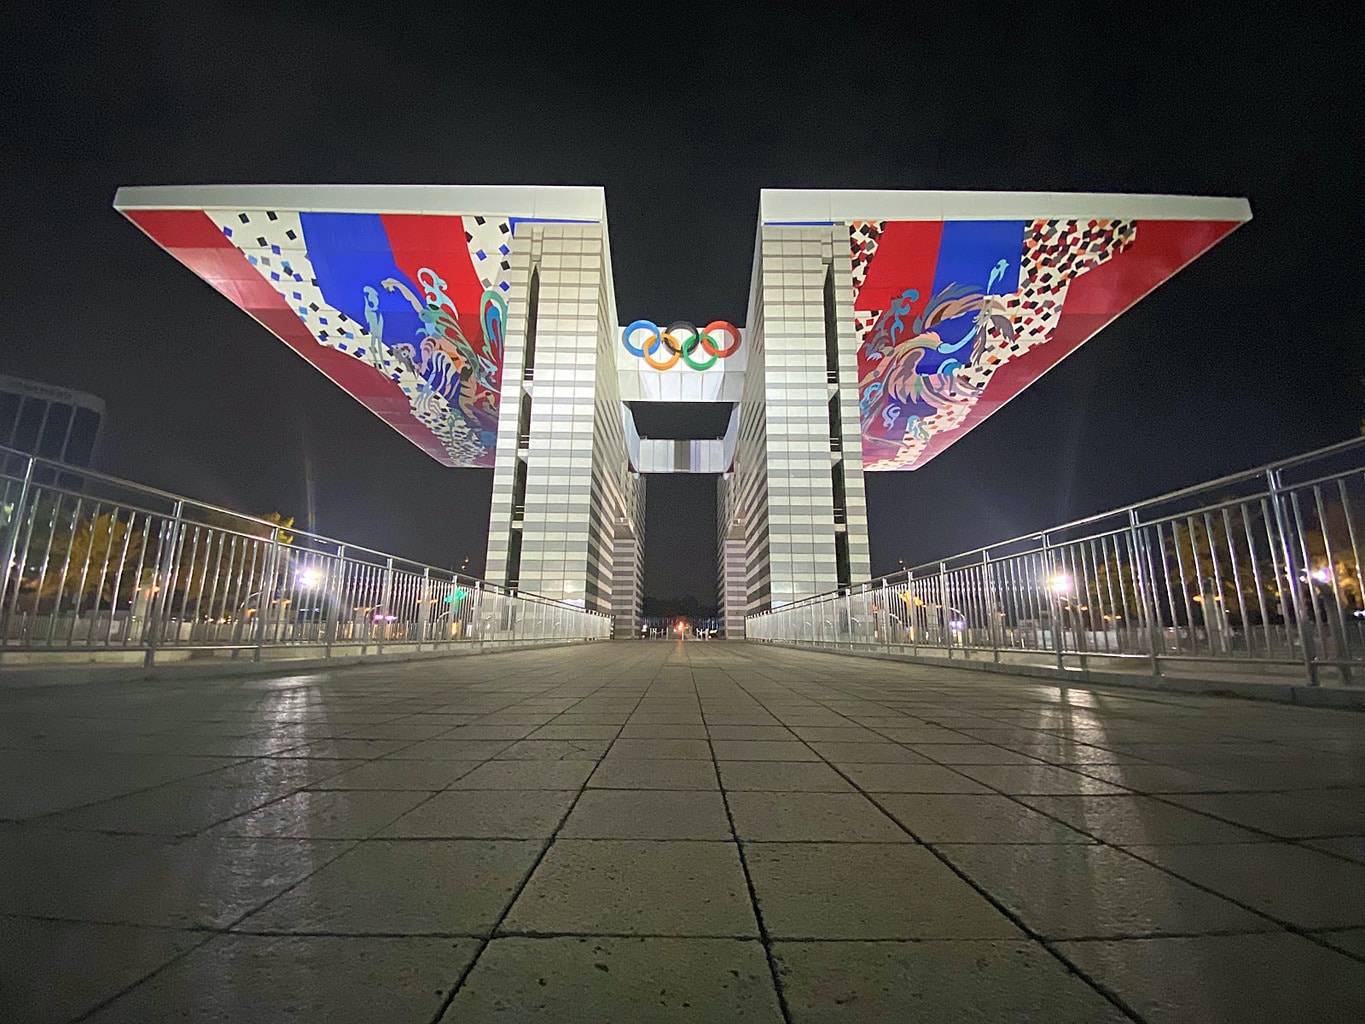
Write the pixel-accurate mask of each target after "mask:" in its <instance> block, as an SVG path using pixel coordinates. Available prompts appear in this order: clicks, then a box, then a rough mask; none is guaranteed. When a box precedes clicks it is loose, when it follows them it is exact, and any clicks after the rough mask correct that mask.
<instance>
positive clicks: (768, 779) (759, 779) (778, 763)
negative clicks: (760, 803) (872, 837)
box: [717, 760, 853, 793]
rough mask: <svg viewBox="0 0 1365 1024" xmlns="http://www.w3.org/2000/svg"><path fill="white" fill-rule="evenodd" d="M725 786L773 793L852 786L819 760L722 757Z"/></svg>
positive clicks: (826, 790)
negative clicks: (729, 758) (733, 758)
mask: <svg viewBox="0 0 1365 1024" xmlns="http://www.w3.org/2000/svg"><path fill="white" fill-rule="evenodd" d="M717 765H718V767H719V770H721V782H722V785H723V788H725V789H728V791H747V792H770V793H797V792H805V793H848V792H852V791H853V786H852V785H850V784H849V782H848V781H846V780H845V778H844V777H842V776H839V773H838V771H835V770H834V769H831V767H830V766H829V765H824V763H823V762H819V760H719V762H717Z"/></svg>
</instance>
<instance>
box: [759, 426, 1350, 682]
mask: <svg viewBox="0 0 1365 1024" xmlns="http://www.w3.org/2000/svg"><path fill="white" fill-rule="evenodd" d="M1362 508H1365V438H1357V439H1353V440H1350V441H1346V442H1344V443H1342V444H1338V445H1333V446H1331V447H1329V448H1323V449H1320V450H1318V451H1314V452H1309V453H1307V454H1305V455H1301V456H1298V457H1295V458H1291V459H1285V460H1283V461H1280V462H1276V463H1273V464H1271V465H1268V466H1263V467H1260V468H1259V469H1254V470H1249V471H1247V472H1244V473H1237V474H1233V475H1232V476H1227V477H1223V478H1221V479H1218V480H1213V481H1210V482H1208V483H1204V484H1199V485H1197V486H1194V487H1188V488H1185V489H1183V490H1180V491H1176V492H1174V493H1172V494H1166V495H1163V496H1161V497H1159V498H1154V499H1152V500H1150V501H1144V502H1141V503H1139V504H1135V505H1129V506H1126V507H1124V508H1120V509H1115V510H1114V511H1112V512H1106V513H1102V514H1100V515H1096V516H1090V517H1087V518H1085V519H1081V520H1077V521H1075V522H1072V523H1067V524H1065V525H1062V526H1058V527H1054V528H1052V529H1049V530H1045V531H1042V532H1039V533H1033V534H1029V535H1027V536H1025V537H1017V538H1014V539H1013V540H1009V541H1004V542H1001V543H999V544H992V545H990V546H988V547H983V548H977V549H975V550H973V551H968V552H966V553H964V554H959V555H955V556H953V557H951V558H947V559H943V560H941V561H938V562H933V563H929V564H926V565H921V566H916V567H915V568H912V569H907V570H903V571H901V572H898V573H895V574H894V575H891V576H886V577H883V578H881V579H878V580H873V581H871V582H868V583H864V584H860V585H857V586H854V587H851V588H846V589H844V590H843V591H842V592H840V593H834V594H824V595H820V596H816V597H810V598H806V599H804V600H800V601H796V602H793V603H792V604H788V605H785V606H782V607H780V608H777V609H774V610H772V611H770V612H765V613H763V614H760V615H755V616H750V617H749V618H748V619H747V620H746V633H747V636H748V637H749V638H750V639H756V640H766V641H773V642H784V643H794V644H800V645H806V646H814V647H824V648H830V649H845V650H872V651H885V652H887V653H896V654H909V655H911V656H914V657H931V658H943V657H947V658H965V659H977V660H982V659H986V660H992V661H995V662H1006V663H1021V664H1029V663H1031V664H1046V665H1050V666H1053V667H1055V668H1057V669H1063V668H1077V667H1079V668H1082V669H1086V668H1091V667H1095V668H1100V667H1104V668H1111V669H1124V670H1128V671H1137V672H1147V673H1150V674H1153V675H1162V674H1166V673H1186V674H1189V673H1200V674H1208V673H1209V672H1210V670H1216V666H1218V665H1226V666H1228V669H1229V670H1230V671H1232V670H1235V671H1244V670H1246V669H1247V668H1249V667H1252V666H1257V667H1258V669H1257V670H1258V671H1261V672H1273V673H1277V674H1280V675H1288V676H1291V677H1298V678H1303V677H1306V678H1307V680H1308V681H1309V683H1310V684H1311V685H1317V684H1318V682H1319V681H1320V680H1322V679H1324V678H1326V679H1328V680H1329V681H1333V682H1335V681H1341V682H1345V683H1350V682H1352V681H1359V678H1360V672H1359V667H1360V666H1361V665H1362V662H1365V600H1362V591H1361V578H1360V551H1361V542H1362V540H1365V523H1362V520H1361V510H1362ZM1353 671H1354V673H1355V675H1354V676H1353Z"/></svg>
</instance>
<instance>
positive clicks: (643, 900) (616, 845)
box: [502, 839, 758, 938]
mask: <svg viewBox="0 0 1365 1024" xmlns="http://www.w3.org/2000/svg"><path fill="white" fill-rule="evenodd" d="M502 931H503V932H539V933H559V934H588V935H592V934H600V933H608V934H639V935H696V936H733V937H743V938H752V937H754V936H757V935H758V925H757V922H756V921H755V919H754V912H753V906H752V904H751V903H750V901H749V892H748V886H747V884H746V883H745V880H744V872H743V869H742V868H741V867H740V862H739V851H738V849H737V848H736V846H735V844H734V843H697V842H645V841H636V840H593V839H561V840H558V841H557V842H556V843H554V845H552V846H551V847H550V849H549V851H548V852H547V853H546V854H545V859H544V860H543V861H541V863H540V865H539V866H538V867H537V868H536V870H535V873H534V874H533V875H532V876H531V880H530V882H528V883H527V885H526V888H525V889H524V890H522V893H521V895H520V896H518V897H517V901H516V903H514V904H513V905H512V909H511V911H510V912H509V913H508V915H507V919H506V920H505V921H504V922H503V925H502Z"/></svg>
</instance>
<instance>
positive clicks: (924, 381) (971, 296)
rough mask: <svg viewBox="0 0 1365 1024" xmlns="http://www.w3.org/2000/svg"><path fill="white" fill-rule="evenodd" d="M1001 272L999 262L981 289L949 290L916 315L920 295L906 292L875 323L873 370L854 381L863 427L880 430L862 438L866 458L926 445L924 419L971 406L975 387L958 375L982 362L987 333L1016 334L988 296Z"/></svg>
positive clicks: (995, 298)
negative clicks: (907, 444)
mask: <svg viewBox="0 0 1365 1024" xmlns="http://www.w3.org/2000/svg"><path fill="white" fill-rule="evenodd" d="M1004 273H1005V262H1004V261H1003V260H1002V261H1000V263H998V264H997V265H996V266H995V267H994V268H993V269H992V271H991V275H990V278H989V281H988V283H987V285H986V288H985V289H984V290H981V289H980V288H973V287H970V286H964V285H958V284H950V285H948V286H947V287H945V288H943V289H942V290H940V291H939V292H938V293H937V294H936V295H933V296H932V297H931V298H930V299H929V301H928V303H926V304H925V306H924V309H923V312H921V313H919V314H918V315H917V316H912V314H913V312H914V309H915V308H916V306H917V305H918V304H919V301H920V293H919V291H918V290H917V289H914V288H907V289H906V290H905V291H903V292H902V293H901V294H900V295H898V296H897V297H896V298H895V299H894V300H893V302H892V304H891V307H890V308H889V309H887V310H886V312H885V313H883V314H882V316H881V317H880V318H879V319H878V320H877V323H876V324H875V325H874V326H873V328H872V330H871V332H869V334H868V336H867V339H866V341H865V345H866V352H867V359H868V361H869V362H871V363H872V364H873V367H872V369H871V370H870V371H868V372H867V373H866V374H864V376H863V378H862V380H860V381H859V382H858V393H859V395H860V396H861V398H860V401H859V405H860V409H859V412H860V413H861V415H862V419H863V422H864V423H867V422H869V421H870V422H871V423H874V424H878V425H880V427H881V430H879V431H877V432H876V433H871V432H869V433H867V434H865V438H864V439H865V445H867V444H870V447H871V448H872V451H870V452H868V453H867V454H869V455H874V456H877V457H883V458H891V457H892V456H894V454H895V453H896V452H897V451H898V450H899V449H900V448H901V446H902V444H903V443H904V440H905V439H918V440H927V438H926V437H921V436H920V435H921V434H922V433H923V432H924V428H923V426H922V421H923V420H924V419H925V418H926V417H929V416H932V415H933V414H934V413H935V412H937V411H938V410H940V409H944V408H947V407H949V406H952V405H956V404H965V403H969V402H970V401H972V399H973V398H974V397H975V395H976V393H977V391H978V389H977V388H974V387H973V386H972V385H970V384H968V383H967V382H966V381H964V380H962V379H960V378H959V377H958V376H957V375H956V371H958V370H961V369H963V368H964V367H967V366H970V365H971V364H972V362H973V360H976V359H979V358H980V356H981V353H982V352H983V350H984V349H985V346H986V339H987V332H988V331H989V330H990V329H991V328H995V329H996V330H998V331H1001V332H1002V333H1004V334H1006V335H1010V334H1012V333H1013V326H1012V325H1011V323H1010V319H1009V316H1008V314H1007V311H1006V308H1005V300H1004V299H1003V298H1002V297H1001V296H999V295H995V294H992V293H991V290H992V289H993V288H995V287H996V286H997V285H998V284H999V282H1000V280H1001V278H1002V277H1003V276H1004ZM879 435H880V436H879ZM882 448H884V449H885V451H884V452H883V451H881V450H880V449H882Z"/></svg>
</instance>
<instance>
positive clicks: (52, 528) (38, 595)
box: [25, 488, 65, 642]
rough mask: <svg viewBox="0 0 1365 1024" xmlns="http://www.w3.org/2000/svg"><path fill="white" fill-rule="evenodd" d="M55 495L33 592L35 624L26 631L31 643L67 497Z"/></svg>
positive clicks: (34, 635)
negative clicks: (55, 499)
mask: <svg viewBox="0 0 1365 1024" xmlns="http://www.w3.org/2000/svg"><path fill="white" fill-rule="evenodd" d="M42 491H43V489H42V488H39V489H38V490H37V491H36V492H35V494H36V495H37V496H38V497H41V495H42ZM53 493H54V494H56V496H57V502H56V504H55V505H53V506H52V513H51V515H49V516H48V519H47V543H46V544H45V545H43V557H42V560H41V561H40V562H39V563H38V584H37V589H36V590H34V592H33V624H32V626H31V627H30V628H28V629H26V630H25V632H26V633H27V634H28V636H29V640H30V642H32V641H35V640H36V639H37V635H36V634H37V632H38V609H39V608H41V607H42V603H43V587H44V586H45V585H46V584H47V571H48V566H49V564H50V563H51V560H52V542H53V541H54V540H55V539H56V537H57V521H58V520H59V519H60V518H61V515H62V503H63V501H64V497H65V496H64V495H63V494H62V493H61V492H60V491H54V492H53ZM35 504H36V501H35Z"/></svg>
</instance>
